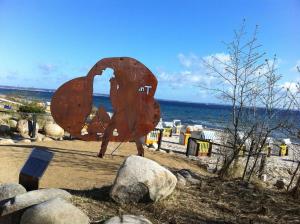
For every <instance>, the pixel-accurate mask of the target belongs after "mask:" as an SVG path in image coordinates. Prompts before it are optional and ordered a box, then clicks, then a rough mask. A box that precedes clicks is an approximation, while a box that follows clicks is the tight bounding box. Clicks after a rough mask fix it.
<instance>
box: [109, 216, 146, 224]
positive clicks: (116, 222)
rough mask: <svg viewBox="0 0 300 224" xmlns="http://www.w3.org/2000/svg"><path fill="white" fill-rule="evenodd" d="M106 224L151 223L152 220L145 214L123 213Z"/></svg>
mask: <svg viewBox="0 0 300 224" xmlns="http://www.w3.org/2000/svg"><path fill="white" fill-rule="evenodd" d="M104 224H151V222H150V221H149V220H148V219H146V218H144V217H143V216H135V215H122V216H121V217H119V216H115V217H112V218H110V219H109V220H107V221H106V222H105V223H104Z"/></svg>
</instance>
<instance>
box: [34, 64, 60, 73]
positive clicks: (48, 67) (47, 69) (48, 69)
mask: <svg viewBox="0 0 300 224" xmlns="http://www.w3.org/2000/svg"><path fill="white" fill-rule="evenodd" d="M38 68H39V69H40V70H41V72H42V73H43V74H44V75H49V74H50V73H53V72H55V71H57V66H56V65H54V64H50V63H42V64H39V65H38Z"/></svg>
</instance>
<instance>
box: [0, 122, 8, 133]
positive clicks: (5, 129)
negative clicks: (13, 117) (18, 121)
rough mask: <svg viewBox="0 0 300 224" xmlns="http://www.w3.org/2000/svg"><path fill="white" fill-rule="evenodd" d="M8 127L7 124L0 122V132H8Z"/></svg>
mask: <svg viewBox="0 0 300 224" xmlns="http://www.w3.org/2000/svg"><path fill="white" fill-rule="evenodd" d="M9 132H10V127H9V126H8V125H7V124H0V134H8V133H9Z"/></svg>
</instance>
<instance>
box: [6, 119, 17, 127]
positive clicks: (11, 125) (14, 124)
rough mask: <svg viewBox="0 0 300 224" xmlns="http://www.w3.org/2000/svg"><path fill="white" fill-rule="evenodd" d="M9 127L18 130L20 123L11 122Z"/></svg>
mask: <svg viewBox="0 0 300 224" xmlns="http://www.w3.org/2000/svg"><path fill="white" fill-rule="evenodd" d="M8 123H9V126H10V128H13V129H16V128H17V124H18V122H17V121H16V120H12V119H11V120H9V122H8Z"/></svg>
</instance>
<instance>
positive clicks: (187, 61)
mask: <svg viewBox="0 0 300 224" xmlns="http://www.w3.org/2000/svg"><path fill="white" fill-rule="evenodd" d="M216 58H217V59H218V60H220V61H222V62H224V63H226V62H228V61H229V60H230V58H229V55H227V54H224V53H217V54H213V55H208V56H205V57H203V58H201V57H199V56H197V55H195V54H189V55H185V54H182V53H181V54H178V60H179V63H180V64H181V65H182V66H183V69H182V70H181V71H178V72H172V73H170V72H166V71H160V72H158V80H159V82H165V83H167V84H168V85H169V86H171V87H173V88H181V87H185V88H186V87H188V88H193V87H199V86H205V87H207V88H210V86H211V83H212V82H213V81H214V80H215V78H214V77H211V76H207V75H206V73H207V72H206V68H205V66H204V65H203V60H215V59H216ZM222 69H223V67H222Z"/></svg>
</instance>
